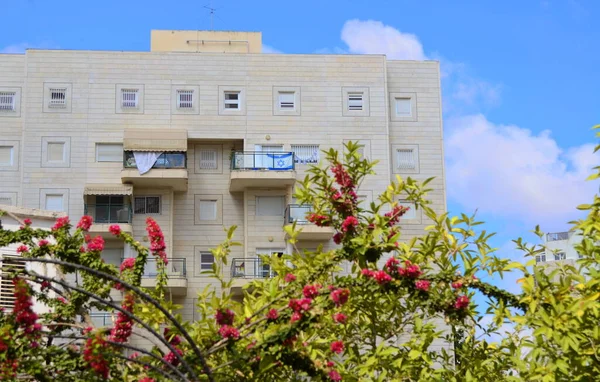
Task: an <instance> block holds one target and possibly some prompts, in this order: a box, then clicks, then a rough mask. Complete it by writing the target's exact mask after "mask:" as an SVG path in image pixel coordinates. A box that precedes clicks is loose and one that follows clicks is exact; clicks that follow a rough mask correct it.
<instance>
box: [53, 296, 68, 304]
mask: <svg viewBox="0 0 600 382" xmlns="http://www.w3.org/2000/svg"><path fill="white" fill-rule="evenodd" d="M56 299H57V300H58V301H59V302H61V303H63V304H66V303H67V300H65V298H64V297H62V296H59V297H57V298H56Z"/></svg>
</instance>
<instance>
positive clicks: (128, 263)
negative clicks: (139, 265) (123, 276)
mask: <svg viewBox="0 0 600 382" xmlns="http://www.w3.org/2000/svg"><path fill="white" fill-rule="evenodd" d="M134 266H135V257H129V258H127V259H125V260H123V262H122V263H121V267H120V268H119V269H120V271H121V272H123V271H124V270H125V269H133V267H134Z"/></svg>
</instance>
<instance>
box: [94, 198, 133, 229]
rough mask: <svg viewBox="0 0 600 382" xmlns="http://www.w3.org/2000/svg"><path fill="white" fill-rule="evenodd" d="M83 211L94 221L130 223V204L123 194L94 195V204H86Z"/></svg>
mask: <svg viewBox="0 0 600 382" xmlns="http://www.w3.org/2000/svg"><path fill="white" fill-rule="evenodd" d="M85 212H86V215H91V216H92V217H93V219H94V223H101V224H113V223H126V224H128V223H131V216H130V212H131V206H129V203H125V197H124V196H123V195H96V204H86V211H85Z"/></svg>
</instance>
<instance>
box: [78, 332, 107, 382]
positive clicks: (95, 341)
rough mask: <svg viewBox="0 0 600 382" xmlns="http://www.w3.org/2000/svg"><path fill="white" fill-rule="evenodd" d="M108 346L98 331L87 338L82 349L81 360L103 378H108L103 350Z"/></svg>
mask: <svg viewBox="0 0 600 382" xmlns="http://www.w3.org/2000/svg"><path fill="white" fill-rule="evenodd" d="M106 348H108V343H107V342H106V340H105V339H104V338H103V337H102V333H100V332H98V333H96V334H95V335H94V336H92V337H90V338H88V339H87V341H86V343H85V348H84V350H83V360H84V361H85V362H87V364H88V365H89V366H90V367H91V368H92V369H93V370H94V371H95V372H96V374H98V375H100V376H101V377H102V378H103V379H108V373H109V371H110V369H109V367H108V361H107V360H106V358H104V352H105V350H104V349H106Z"/></svg>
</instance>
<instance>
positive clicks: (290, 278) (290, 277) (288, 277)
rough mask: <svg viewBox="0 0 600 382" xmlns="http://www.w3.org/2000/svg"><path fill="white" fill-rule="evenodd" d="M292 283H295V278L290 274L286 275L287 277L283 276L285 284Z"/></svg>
mask: <svg viewBox="0 0 600 382" xmlns="http://www.w3.org/2000/svg"><path fill="white" fill-rule="evenodd" d="M292 281H296V276H294V275H293V274H292V273H288V274H287V275H285V282H286V283H291V282H292Z"/></svg>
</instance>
